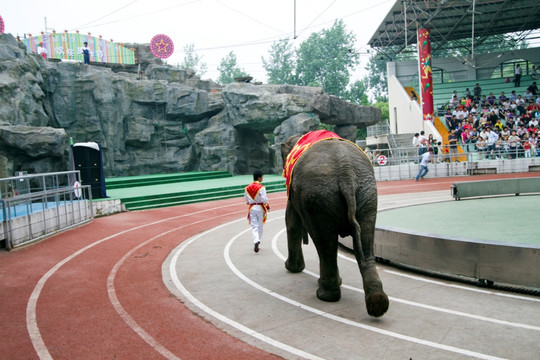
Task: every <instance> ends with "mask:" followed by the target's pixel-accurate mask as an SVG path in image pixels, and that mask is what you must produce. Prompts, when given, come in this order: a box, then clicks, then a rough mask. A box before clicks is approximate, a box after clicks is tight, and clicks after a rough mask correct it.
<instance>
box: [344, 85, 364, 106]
mask: <svg viewBox="0 0 540 360" xmlns="http://www.w3.org/2000/svg"><path fill="white" fill-rule="evenodd" d="M343 98H344V99H345V100H347V101H350V102H352V103H353V104H357V105H369V99H368V96H367V86H366V82H365V81H363V80H358V81H356V82H354V83H353V84H352V85H351V86H349V88H348V89H347V91H346V92H345V94H344V97H343Z"/></svg>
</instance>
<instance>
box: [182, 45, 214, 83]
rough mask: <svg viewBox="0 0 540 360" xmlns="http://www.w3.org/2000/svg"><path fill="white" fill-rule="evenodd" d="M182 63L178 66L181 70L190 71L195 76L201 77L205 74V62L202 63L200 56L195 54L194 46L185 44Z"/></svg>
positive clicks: (206, 68)
mask: <svg viewBox="0 0 540 360" xmlns="http://www.w3.org/2000/svg"><path fill="white" fill-rule="evenodd" d="M184 54H185V55H184V61H182V63H181V64H180V67H181V68H182V69H192V70H193V71H195V74H197V76H199V77H202V76H203V75H204V74H206V71H207V70H208V67H207V66H206V63H205V62H202V61H201V60H202V56H199V55H197V53H196V52H195V45H194V44H187V45H185V46H184Z"/></svg>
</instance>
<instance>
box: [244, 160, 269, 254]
mask: <svg viewBox="0 0 540 360" xmlns="http://www.w3.org/2000/svg"><path fill="white" fill-rule="evenodd" d="M262 180H263V174H262V172H261V171H255V172H254V173H253V182H252V183H251V184H249V185H248V186H246V189H245V191H244V199H245V200H246V204H248V205H249V210H248V216H247V218H248V222H249V224H250V225H251V235H252V237H253V250H254V251H255V252H256V253H258V252H259V246H260V243H261V238H262V234H263V224H264V223H265V222H266V217H267V215H268V211H270V205H268V197H267V196H266V188H265V187H264V186H263V185H262V184H261V182H262Z"/></svg>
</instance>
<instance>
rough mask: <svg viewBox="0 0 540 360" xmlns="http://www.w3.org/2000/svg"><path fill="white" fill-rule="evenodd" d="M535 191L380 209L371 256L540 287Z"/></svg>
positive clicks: (481, 279)
mask: <svg viewBox="0 0 540 360" xmlns="http://www.w3.org/2000/svg"><path fill="white" fill-rule="evenodd" d="M539 204H540V196H539V195H521V196H497V197H489V198H472V199H467V200H462V201H452V200H450V201H445V202H438V203H431V204H423V205H416V206H408V207H406V208H397V209H392V210H388V211H381V212H379V214H378V218H377V245H376V253H377V256H378V257H380V258H382V259H384V260H388V261H391V262H394V263H398V264H402V265H407V266H412V267H415V268H419V269H423V270H427V271H435V272H440V273H443V274H448V275H454V276H464V277H469V278H473V279H476V280H478V281H479V282H480V283H482V284H490V285H491V284H493V283H494V282H498V283H505V284H510V285H515V286H522V287H526V288H533V289H536V290H537V291H538V289H540V277H539V276H538V273H537V271H536V270H535V269H536V266H537V264H538V263H540V236H539V235H538V231H537V226H536V224H537V217H538V216H537V210H538V206H539Z"/></svg>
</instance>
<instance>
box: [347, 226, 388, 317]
mask: <svg viewBox="0 0 540 360" xmlns="http://www.w3.org/2000/svg"><path fill="white" fill-rule="evenodd" d="M360 229H361V230H360V234H361V235H360V238H361V246H360V245H359V244H358V243H357V241H354V251H355V255H356V260H357V261H358V266H359V267H360V272H361V273H362V282H363V284H364V292H365V299H366V309H367V312H368V314H369V315H371V316H374V317H379V316H382V315H384V313H385V312H386V311H387V310H388V306H389V301H388V296H386V294H385V293H384V291H383V286H382V282H381V279H380V278H379V274H378V273H377V267H376V263H375V252H374V249H373V247H374V237H375V219H369V220H367V219H366V220H364V221H362V222H361V223H360Z"/></svg>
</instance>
